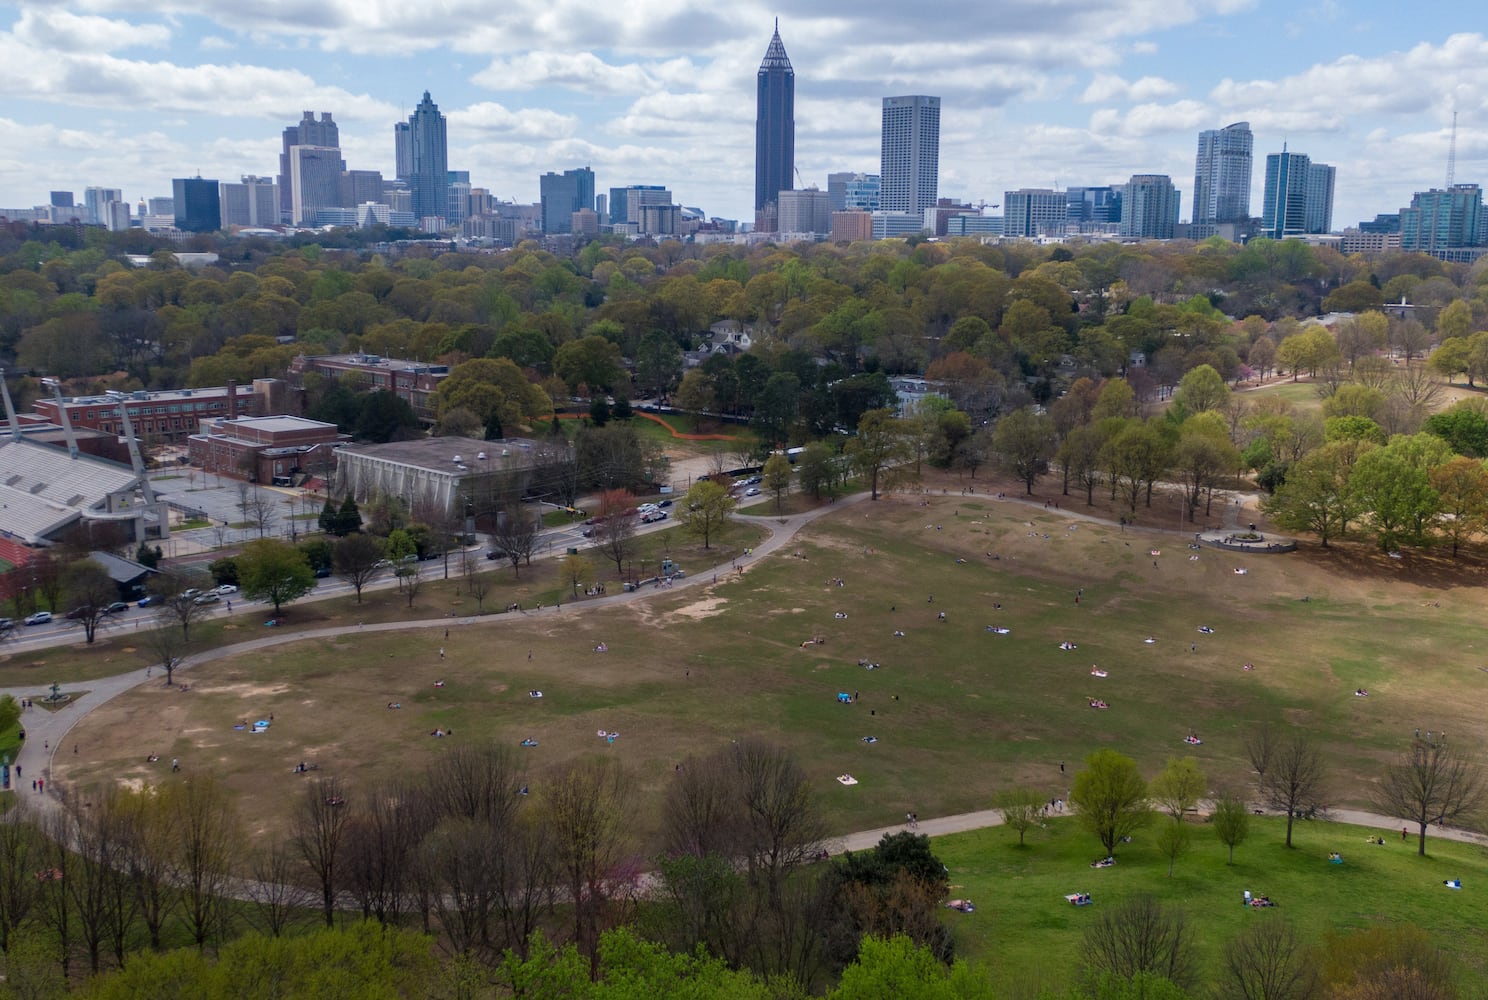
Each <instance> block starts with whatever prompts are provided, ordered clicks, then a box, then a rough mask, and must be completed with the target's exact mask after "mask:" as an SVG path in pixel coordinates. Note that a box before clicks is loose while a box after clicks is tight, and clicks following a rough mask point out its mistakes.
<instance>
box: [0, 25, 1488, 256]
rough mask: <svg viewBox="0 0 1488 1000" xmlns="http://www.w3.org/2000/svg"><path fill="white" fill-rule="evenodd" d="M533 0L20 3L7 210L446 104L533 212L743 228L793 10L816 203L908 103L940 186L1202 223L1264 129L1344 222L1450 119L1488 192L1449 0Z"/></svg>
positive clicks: (385, 169)
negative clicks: (641, 212)
mask: <svg viewBox="0 0 1488 1000" xmlns="http://www.w3.org/2000/svg"><path fill="white" fill-rule="evenodd" d="M528 6H529V5H527V4H524V3H518V4H514V5H512V6H511V7H510V8H509V9H502V10H492V9H490V8H489V6H488V5H485V4H481V3H477V2H474V0H453V2H452V3H451V4H449V5H446V7H445V8H441V11H440V12H439V14H438V15H437V16H436V15H434V14H428V13H421V12H419V11H415V10H413V9H404V7H393V6H390V7H386V8H374V9H372V10H362V9H360V8H358V10H357V11H355V12H353V11H352V9H351V7H350V6H348V5H345V4H338V3H331V4H328V5H326V6H325V7H324V8H317V9H316V12H315V14H314V16H313V17H312V15H311V14H310V13H299V12H301V11H305V10H307V8H303V7H302V6H301V5H293V4H288V3H283V2H276V3H269V4H268V5H267V6H262V5H261V6H260V7H258V8H254V9H248V8H242V7H241V6H239V5H230V4H227V3H225V2H220V0H192V2H186V0H161V2H155V3H149V4H147V3H144V2H143V0H70V2H62V3H51V4H47V5H45V6H42V5H39V4H32V3H22V4H19V5H17V4H8V5H0V53H3V54H4V55H5V57H6V58H5V59H4V60H3V61H0V79H3V80H4V83H5V88H6V93H7V95H8V96H9V97H10V100H9V101H8V102H7V108H6V110H5V111H4V112H0V136H4V137H5V139H6V140H7V148H9V149H10V150H12V152H11V153H10V154H9V155H8V156H6V157H3V158H0V203H4V204H7V205H14V206H25V205H31V204H41V203H45V202H46V200H47V195H48V192H49V191H50V190H53V189H60V190H68V189H70V190H74V191H81V190H82V189H83V188H85V187H88V186H98V185H105V186H108V187H115V188H120V189H122V190H123V192H124V196H125V198H126V199H127V200H128V201H130V202H131V203H133V202H137V201H138V200H139V199H140V198H141V197H152V196H162V195H166V194H168V193H169V191H170V181H171V178H173V177H182V176H195V175H197V174H198V173H199V174H200V175H201V176H204V177H218V178H222V179H229V180H234V179H236V178H237V177H238V176H240V175H243V174H254V175H264V174H274V173H277V172H278V171H277V169H276V168H277V166H278V163H277V158H278V156H279V155H280V154H281V153H282V148H281V141H280V133H281V132H282V130H283V129H284V127H285V125H286V124H287V123H289V122H293V121H295V120H297V119H298V118H299V116H300V114H301V112H302V111H303V110H304V109H306V108H315V109H317V110H318V111H320V110H324V111H330V112H332V113H333V114H334V116H335V120H336V121H337V122H338V123H339V124H340V125H341V148H342V149H343V153H344V156H345V159H346V161H347V164H348V166H351V167H354V168H361V169H370V170H380V171H381V172H382V173H383V174H384V176H387V177H393V176H396V166H395V164H394V149H393V142H392V141H391V139H390V137H389V136H388V131H389V125H390V124H391V123H392V122H394V121H396V120H399V119H406V117H407V116H408V114H409V113H410V112H411V111H412V109H413V104H414V102H415V101H416V99H417V96H418V95H419V94H420V93H421V92H422V91H423V90H426V89H428V90H431V91H433V92H434V93H435V94H436V95H438V97H439V100H440V104H441V107H442V108H443V109H444V113H445V114H446V116H447V118H448V136H449V145H450V148H449V162H450V163H451V164H455V165H458V166H460V167H461V168H462V169H468V170H469V171H470V174H471V178H472V183H473V184H475V185H477V186H482V187H485V188H488V189H490V190H491V191H492V193H493V195H495V196H497V197H500V198H506V199H513V200H517V201H522V202H534V201H536V200H537V197H538V178H539V177H540V176H541V174H543V173H545V172H547V171H551V170H560V171H561V170H564V169H568V168H571V167H573V166H574V165H576V164H584V163H587V164H590V165H592V167H593V168H594V170H595V173H596V175H597V177H598V178H599V183H600V185H601V186H602V187H609V186H617V185H628V184H644V183H657V184H664V185H667V186H669V187H671V188H672V189H674V190H675V191H676V193H677V200H678V201H679V202H680V203H682V204H688V205H699V206H701V207H703V208H705V209H706V211H707V212H708V213H709V214H711V215H719V216H725V217H731V218H738V219H740V220H742V221H749V220H750V219H751V216H752V212H751V205H752V194H753V188H754V178H753V170H752V159H753V158H752V157H751V156H750V154H751V153H752V152H753V146H754V143H753V138H754V136H753V134H752V131H753V130H752V129H751V127H750V126H751V125H752V124H753V120H754V117H755V111H756V108H755V102H754V101H753V100H750V98H751V97H752V96H754V95H753V94H752V93H751V90H752V88H751V84H753V83H755V76H756V72H757V69H758V65H759V55H760V51H761V43H762V42H763V41H765V40H766V39H767V38H768V37H769V32H770V30H771V26H772V24H773V19H774V17H775V15H776V13H778V14H779V15H780V18H781V32H782V35H783V37H785V38H788V39H790V53H791V61H792V64H793V66H794V69H795V73H796V81H795V89H796V95H795V96H796V101H795V105H796V106H795V121H796V151H795V165H796V166H797V167H799V168H800V170H801V173H802V175H803V177H804V179H805V181H806V183H807V184H816V185H818V186H820V187H822V188H823V189H825V187H826V175H827V173H829V172H833V171H855V172H864V173H869V172H872V171H873V170H874V167H875V164H876V163H877V161H878V157H879V148H878V147H879V120H878V119H879V113H880V105H881V101H882V99H883V97H885V96H888V95H892V94H905V93H930V94H937V95H939V96H941V97H942V98H943V100H944V102H945V117H944V120H943V122H942V138H941V154H940V184H939V190H940V194H941V195H942V196H943V197H955V198H964V199H967V200H986V201H988V202H997V201H999V200H1000V195H1001V192H1002V191H1004V190H1014V189H1018V188H1023V187H1054V186H1058V187H1060V188H1064V187H1067V186H1070V185H1099V184H1110V183H1121V182H1124V181H1125V180H1126V178H1128V177H1130V176H1131V175H1132V174H1134V173H1154V174H1155V173H1164V174H1168V175H1170V176H1172V177H1173V178H1174V179H1175V183H1177V185H1178V187H1179V189H1180V190H1181V191H1182V195H1183V200H1182V213H1181V214H1182V217H1183V218H1185V219H1187V218H1192V216H1193V210H1192V204H1193V202H1192V199H1193V191H1192V190H1191V187H1192V184H1191V180H1190V179H1191V178H1192V176H1193V164H1194V159H1193V157H1194V141H1195V137H1196V135H1197V134H1198V132H1200V131H1202V130H1205V129H1217V128H1221V127H1223V126H1224V125H1225V123H1227V122H1234V121H1249V122H1250V123H1251V128H1252V130H1253V132H1254V134H1255V149H1254V155H1255V158H1256V160H1257V161H1258V163H1257V165H1258V166H1259V161H1261V160H1262V158H1263V157H1264V156H1266V155H1269V154H1271V153H1276V152H1279V151H1280V149H1281V146H1282V143H1283V142H1289V143H1290V145H1291V148H1293V149H1305V150H1307V151H1308V152H1309V153H1310V154H1311V155H1312V156H1313V157H1314V158H1315V159H1318V160H1321V161H1324V162H1329V163H1339V164H1343V165H1344V167H1345V169H1344V170H1343V171H1342V172H1341V174H1340V176H1339V184H1338V188H1337V190H1336V192H1335V203H1334V213H1333V220H1334V225H1335V228H1340V227H1342V226H1345V225H1351V224H1353V223H1355V222H1358V221H1360V220H1363V219H1368V218H1372V217H1373V216H1374V214H1376V213H1378V212H1393V211H1396V210H1398V209H1399V208H1401V207H1402V206H1404V205H1408V204H1409V202H1410V198H1411V195H1412V193H1413V192H1414V191H1417V190H1423V189H1427V188H1431V187H1440V186H1441V185H1442V183H1443V181H1444V179H1445V173H1446V151H1447V143H1448V134H1449V130H1450V124H1451V113H1452V111H1453V110H1454V109H1455V110H1458V111H1459V112H1460V113H1461V117H1460V124H1459V130H1458V140H1457V170H1456V178H1457V180H1458V181H1459V182H1462V181H1477V182H1480V183H1483V182H1488V38H1485V36H1484V34H1483V33H1481V32H1478V33H1457V34H1454V33H1452V31H1451V28H1452V26H1454V25H1456V24H1458V23H1460V13H1461V11H1460V8H1458V7H1448V6H1447V4H1446V3H1445V0H1423V3H1421V4H1417V5H1414V6H1413V7H1412V8H1411V9H1410V10H1409V11H1398V10H1395V9H1393V8H1391V7H1389V6H1388V5H1385V4H1383V3H1363V4H1355V5H1354V6H1352V7H1351V8H1349V9H1348V10H1347V11H1344V10H1341V9H1338V8H1336V6H1335V5H1329V6H1325V7H1322V8H1318V9H1310V8H1297V7H1296V6H1295V5H1289V6H1285V7H1283V6H1282V5H1281V4H1279V3H1272V2H1270V0H1188V2H1185V3H1180V4H1176V5H1164V6H1162V7H1151V8H1149V7H1148V6H1147V5H1145V4H1142V3H1140V2H1139V0H1119V2H1118V3H1117V5H1116V6H1115V7H1112V8H1110V9H1109V10H1107V11H1104V12H1102V13H1101V14H1100V15H1099V16H1098V17H1097V16H1095V15H1091V14H1084V13H1080V12H1077V11H1073V10H1064V9H1058V8H1053V9H1051V8H1048V7H1047V6H1045V5H1042V4H1038V3H1035V2H1033V0H1024V3H1022V4H1021V5H1020V4H1016V3H1015V4H1014V5H1012V6H1010V7H1002V8H997V9H984V8H982V7H981V6H978V5H965V9H962V8H961V7H960V6H957V5H954V4H953V6H952V8H947V9H946V10H944V11H943V12H941V13H942V15H943V16H942V17H941V18H934V19H932V18H926V17H924V16H923V14H922V13H917V12H914V11H912V10H909V9H906V8H902V7H900V6H896V5H891V4H887V3H882V2H865V3H863V4H859V5H856V6H855V7H854V8H852V10H851V11H850V12H847V13H842V14H833V15H831V16H827V15H825V14H814V13H807V12H805V11H803V12H802V13H800V14H797V13H794V12H793V11H792V10H790V9H788V8H787V9H781V10H779V11H778V12H777V11H776V10H774V9H766V8H764V7H762V6H760V5H757V4H753V3H748V2H746V3H742V4H739V5H733V6H730V7H729V8H727V9H726V10H722V9H714V8H712V7H710V6H707V5H703V4H700V3H696V2H683V3H679V4H677V5H675V6H674V7H672V8H669V10H668V12H667V13H666V14H664V15H658V16H657V17H656V18H654V19H643V20H642V21H636V20H635V19H631V18H627V17H625V16H624V14H623V12H621V11H618V10H617V11H613V12H611V11H599V12H590V13H587V14H585V15H583V16H580V14H579V8H578V7H577V6H576V5H574V4H572V3H571V0H556V2H550V3H545V4H543V5H541V7H542V10H543V11H545V12H547V13H545V14H543V15H542V16H538V15H537V14H535V13H533V12H532V11H529V10H528V9H527V7H528ZM1433 14H1435V15H1438V16H1435V17H1433V16H1432V15H1433ZM947 23H954V24H955V25H956V32H955V33H954V35H947V33H946V32H945V31H944V25H945V24H947ZM452 24H458V25H459V28H460V30H458V31H451V30H450V27H451V25H452ZM1426 24H1436V25H1440V26H1441V27H1439V28H1437V29H1434V30H1431V31H1427V30H1425V29H1423V28H1422V27H1421V26H1422V25H1426ZM889 29H892V30H889ZM884 37H892V38H893V39H894V42H893V43H892V44H891V43H887V42H878V41H875V40H874V39H878V38H884ZM865 39H866V40H865ZM1239 52H1244V53H1246V58H1245V59H1244V60H1238V59H1234V58H1230V57H1231V56H1233V55H1234V54H1235V53H1239ZM1256 173H1257V174H1259V173H1260V171H1259V170H1257V171H1256ZM1260 180H1261V179H1260V178H1259V176H1257V177H1256V178H1255V179H1254V180H1253V183H1252V194H1251V211H1252V213H1253V214H1255V213H1256V209H1257V207H1258V205H1259V204H1260V198H1261V193H1262V192H1261V183H1260Z"/></svg>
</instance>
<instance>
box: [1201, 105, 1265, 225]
mask: <svg viewBox="0 0 1488 1000" xmlns="http://www.w3.org/2000/svg"><path fill="white" fill-rule="evenodd" d="M1254 145H1255V134H1254V133H1252V132H1251V131H1250V122H1235V123H1234V124H1233V125H1226V126H1225V127H1224V128H1214V129H1207V130H1205V131H1203V132H1200V133H1199V154H1198V156H1197V158H1196V159H1195V161H1194V188H1193V221H1194V222H1195V223H1215V222H1244V221H1246V220H1247V219H1249V218H1250V168H1251V149H1252V147H1253V146H1254Z"/></svg>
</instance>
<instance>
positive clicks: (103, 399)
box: [32, 379, 282, 442]
mask: <svg viewBox="0 0 1488 1000" xmlns="http://www.w3.org/2000/svg"><path fill="white" fill-rule="evenodd" d="M279 384H282V383H279V380H278V379H257V380H255V381H254V383H253V385H251V386H240V385H237V384H236V383H228V384H227V385H226V386H219V387H216V388H210V389H173V390H170V391H168V392H107V393H104V394H103V395H101V396H72V397H64V398H63V400H62V403H63V405H64V406H65V407H66V409H67V419H68V420H69V421H71V423H72V426H73V427H86V428H88V429H89V430H95V431H103V432H104V433H106V434H123V433H124V418H123V416H122V415H121V414H120V413H119V407H120V406H121V405H123V406H127V407H128V408H129V419H130V420H131V421H132V422H133V423H134V433H135V436H136V437H138V438H139V439H140V440H141V441H142V442H158V441H184V440H185V439H186V438H187V437H188V436H189V435H191V434H195V433H196V429H197V425H198V424H199V423H200V422H201V421H203V420H211V419H214V418H217V417H226V418H227V419H229V420H231V419H234V418H236V417H238V416H239V415H250V414H255V413H263V412H267V411H266V410H265V409H263V407H265V406H267V405H268V403H267V401H268V400H269V399H270V398H272V397H273V396H274V395H275V387H276V385H279ZM32 408H33V409H34V410H35V411H36V412H37V413H39V414H41V415H42V416H43V417H45V418H46V419H47V420H48V421H49V422H50V423H54V424H60V423H61V422H62V413H61V409H62V408H61V407H59V406H58V405H57V401H56V400H55V399H49V398H41V399H37V400H36V401H35V402H34V403H33V404H32Z"/></svg>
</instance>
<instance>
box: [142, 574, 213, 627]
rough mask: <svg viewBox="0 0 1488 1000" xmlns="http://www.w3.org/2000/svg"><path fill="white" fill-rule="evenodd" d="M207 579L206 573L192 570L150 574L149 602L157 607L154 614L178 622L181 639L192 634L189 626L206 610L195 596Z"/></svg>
mask: <svg viewBox="0 0 1488 1000" xmlns="http://www.w3.org/2000/svg"><path fill="white" fill-rule="evenodd" d="M209 583H210V579H209V578H208V576H207V575H206V574H205V573H202V572H200V571H192V570H187V571H170V572H165V573H160V574H158V575H157V576H154V577H151V578H150V583H149V591H150V596H151V602H152V603H153V604H154V605H155V606H156V607H157V608H158V609H159V610H158V611H157V612H156V614H157V616H158V617H159V618H160V619H161V620H162V621H169V622H173V623H174V624H176V625H179V626H180V628H181V638H182V639H185V640H189V639H190V638H191V626H192V625H193V624H194V623H195V622H197V621H198V620H200V619H201V618H203V617H205V616H206V614H207V612H208V606H207V605H205V604H197V603H196V598H197V596H198V595H199V594H200V593H201V591H203V590H205V589H206V588H207V586H208V585H209Z"/></svg>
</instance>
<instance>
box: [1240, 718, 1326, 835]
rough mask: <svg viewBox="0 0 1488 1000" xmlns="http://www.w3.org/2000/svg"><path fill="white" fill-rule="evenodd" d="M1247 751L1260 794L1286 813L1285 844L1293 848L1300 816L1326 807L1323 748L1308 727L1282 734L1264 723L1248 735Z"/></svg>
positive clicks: (1307, 815) (1309, 816)
mask: <svg viewBox="0 0 1488 1000" xmlns="http://www.w3.org/2000/svg"><path fill="white" fill-rule="evenodd" d="M1245 752H1246V755H1247V756H1248V757H1249V759H1250V766H1251V767H1252V768H1254V769H1255V772H1256V784H1257V787H1258V788H1259V790H1260V793H1261V796H1262V797H1263V798H1265V799H1266V801H1267V802H1268V803H1270V805H1271V806H1272V807H1273V808H1275V809H1279V810H1281V811H1282V812H1284V813H1286V818H1287V827H1286V845H1287V846H1288V847H1291V846H1292V825H1293V823H1295V822H1296V820H1297V818H1298V817H1307V818H1309V819H1310V818H1312V816H1313V815H1314V814H1315V813H1317V812H1319V811H1321V810H1323V809H1325V808H1327V791H1326V790H1325V788H1324V777H1325V775H1326V768H1325V766H1324V765H1323V755H1322V751H1321V750H1320V749H1319V748H1318V746H1317V743H1316V742H1315V741H1314V740H1313V738H1312V734H1311V733H1309V732H1308V731H1307V730H1306V729H1300V728H1293V729H1289V730H1288V731H1287V733H1286V735H1280V736H1279V735H1277V734H1276V733H1275V732H1273V731H1272V729H1271V728H1270V726H1267V725H1261V726H1257V727H1255V728H1254V729H1252V730H1251V732H1250V734H1249V735H1248V736H1247V737H1246V741H1245Z"/></svg>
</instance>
